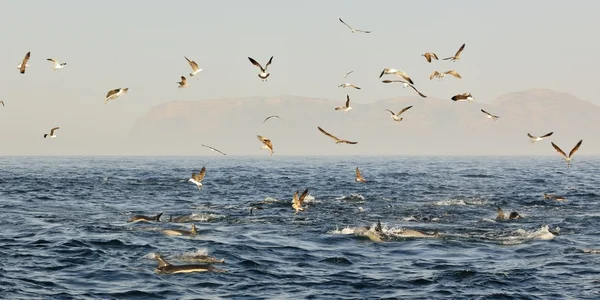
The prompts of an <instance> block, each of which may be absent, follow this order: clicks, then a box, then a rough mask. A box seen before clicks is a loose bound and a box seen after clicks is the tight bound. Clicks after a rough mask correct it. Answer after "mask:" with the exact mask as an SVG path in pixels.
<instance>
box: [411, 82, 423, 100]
mask: <svg viewBox="0 0 600 300" xmlns="http://www.w3.org/2000/svg"><path fill="white" fill-rule="evenodd" d="M409 86H410V87H411V88H412V89H413V90H415V92H417V94H419V96H421V97H423V98H427V96H425V95H424V94H423V93H421V92H419V90H417V88H416V87H415V86H414V85H412V84H409Z"/></svg>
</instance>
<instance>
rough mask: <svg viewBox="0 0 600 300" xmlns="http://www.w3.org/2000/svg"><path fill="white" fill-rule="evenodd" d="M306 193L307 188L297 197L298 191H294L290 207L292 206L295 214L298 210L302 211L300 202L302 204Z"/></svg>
mask: <svg viewBox="0 0 600 300" xmlns="http://www.w3.org/2000/svg"><path fill="white" fill-rule="evenodd" d="M307 195H308V189H306V190H304V192H302V195H300V197H298V191H296V192H295V193H294V199H293V203H292V208H294V209H295V210H296V212H295V213H294V214H297V213H298V212H299V211H304V208H303V207H302V204H304V198H306V196H307Z"/></svg>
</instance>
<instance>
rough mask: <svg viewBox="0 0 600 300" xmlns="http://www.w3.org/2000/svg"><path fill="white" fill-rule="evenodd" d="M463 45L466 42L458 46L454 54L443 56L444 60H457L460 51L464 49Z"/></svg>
mask: <svg viewBox="0 0 600 300" xmlns="http://www.w3.org/2000/svg"><path fill="white" fill-rule="evenodd" d="M465 45H466V44H462V46H460V49H458V51H456V54H454V56H450V57H446V58H444V60H449V59H450V60H452V61H457V60H459V59H460V53H461V52H462V51H463V50H464V49H465Z"/></svg>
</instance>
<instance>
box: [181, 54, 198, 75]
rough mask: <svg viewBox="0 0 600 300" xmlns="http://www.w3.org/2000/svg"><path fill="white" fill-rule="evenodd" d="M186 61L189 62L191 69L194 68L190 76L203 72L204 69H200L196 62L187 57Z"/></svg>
mask: <svg viewBox="0 0 600 300" xmlns="http://www.w3.org/2000/svg"><path fill="white" fill-rule="evenodd" d="M184 57H185V56H184ZM185 60H187V62H188V63H189V64H190V67H192V73H190V76H194V75H196V74H198V73H199V72H202V69H200V68H198V64H197V63H196V62H195V61H193V60H190V59H189V58H187V57H185Z"/></svg>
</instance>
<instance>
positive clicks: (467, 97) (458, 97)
mask: <svg viewBox="0 0 600 300" xmlns="http://www.w3.org/2000/svg"><path fill="white" fill-rule="evenodd" d="M452 100H453V101H469V102H471V101H473V100H475V98H473V96H472V95H471V93H462V94H458V95H454V96H452Z"/></svg>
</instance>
